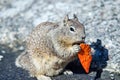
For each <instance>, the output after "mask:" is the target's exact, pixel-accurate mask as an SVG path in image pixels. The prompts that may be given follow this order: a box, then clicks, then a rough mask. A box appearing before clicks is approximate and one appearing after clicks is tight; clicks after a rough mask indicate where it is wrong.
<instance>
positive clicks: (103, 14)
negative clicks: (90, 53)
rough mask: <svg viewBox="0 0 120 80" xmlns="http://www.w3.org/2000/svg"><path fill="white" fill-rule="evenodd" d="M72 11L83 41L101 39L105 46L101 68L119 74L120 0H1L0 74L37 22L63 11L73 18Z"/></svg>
mask: <svg viewBox="0 0 120 80" xmlns="http://www.w3.org/2000/svg"><path fill="white" fill-rule="evenodd" d="M74 13H75V14H76V15H77V16H78V18H79V21H80V22H81V23H83V24H84V26H85V29H86V35H87V36H86V43H88V44H91V43H92V42H95V41H96V40H97V39H100V40H101V41H102V45H103V46H105V47H106V48H107V49H108V51H109V60H108V62H107V63H108V65H107V67H106V68H105V69H104V70H106V71H109V72H115V73H117V74H118V75H120V0H0V70H1V71H2V73H1V74H3V73H5V72H3V69H5V67H4V66H8V65H7V64H8V63H11V62H9V61H13V62H14V59H15V58H16V56H17V55H19V54H20V52H22V51H23V50H24V49H25V43H24V41H25V39H26V37H27V35H28V34H29V33H30V32H31V30H32V29H33V28H34V27H35V26H36V25H38V24H39V23H41V22H44V21H51V22H58V21H61V20H63V18H64V16H65V15H66V14H68V15H69V17H70V18H72V17H73V16H72V15H73V14H74ZM8 55H10V56H8ZM11 55H12V56H11ZM6 56H7V57H6ZM13 56H14V57H13ZM12 58H13V60H12ZM13 62H12V63H11V65H12V64H13ZM3 65H4V66H3ZM11 65H10V66H11ZM10 69H12V67H11V68H10ZM10 69H9V67H8V68H7V70H10ZM1 74H0V77H3V76H4V74H3V75H1ZM7 76H8V75H7ZM3 78H4V79H2V78H1V79H2V80H5V77H3ZM6 80H8V79H6ZM9 80H10V79H9ZM11 80H12V79H11Z"/></svg>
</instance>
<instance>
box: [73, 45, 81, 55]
mask: <svg viewBox="0 0 120 80" xmlns="http://www.w3.org/2000/svg"><path fill="white" fill-rule="evenodd" d="M79 51H80V46H79V45H73V52H75V53H78V52H79Z"/></svg>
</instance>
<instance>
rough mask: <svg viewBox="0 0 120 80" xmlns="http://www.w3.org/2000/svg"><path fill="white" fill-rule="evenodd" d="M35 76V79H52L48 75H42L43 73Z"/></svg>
mask: <svg viewBox="0 0 120 80" xmlns="http://www.w3.org/2000/svg"><path fill="white" fill-rule="evenodd" d="M36 77H37V80H52V79H51V78H50V77H48V76H44V75H38V76H36Z"/></svg>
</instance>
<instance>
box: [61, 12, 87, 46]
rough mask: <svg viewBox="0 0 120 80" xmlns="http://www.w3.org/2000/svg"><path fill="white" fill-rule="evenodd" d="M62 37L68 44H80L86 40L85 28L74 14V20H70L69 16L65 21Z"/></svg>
mask: <svg viewBox="0 0 120 80" xmlns="http://www.w3.org/2000/svg"><path fill="white" fill-rule="evenodd" d="M60 31H61V35H63V36H62V38H63V39H61V40H63V42H65V43H68V44H72V45H74V44H78V45H79V44H80V43H81V42H84V40H85V28H84V26H83V24H81V23H80V22H79V20H78V18H77V16H76V15H75V14H74V15H73V19H69V17H68V15H67V16H65V18H64V20H63V27H62V28H61V30H60Z"/></svg>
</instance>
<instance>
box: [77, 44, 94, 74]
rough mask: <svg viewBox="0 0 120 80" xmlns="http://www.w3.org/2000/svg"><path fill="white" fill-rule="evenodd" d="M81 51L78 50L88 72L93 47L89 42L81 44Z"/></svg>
mask: <svg viewBox="0 0 120 80" xmlns="http://www.w3.org/2000/svg"><path fill="white" fill-rule="evenodd" d="M80 48H81V50H80V52H78V58H79V60H80V62H81V64H82V66H83V68H84V70H85V71H86V73H89V68H90V64H91V61H92V56H91V48H90V46H89V45H88V44H84V43H82V44H80Z"/></svg>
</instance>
